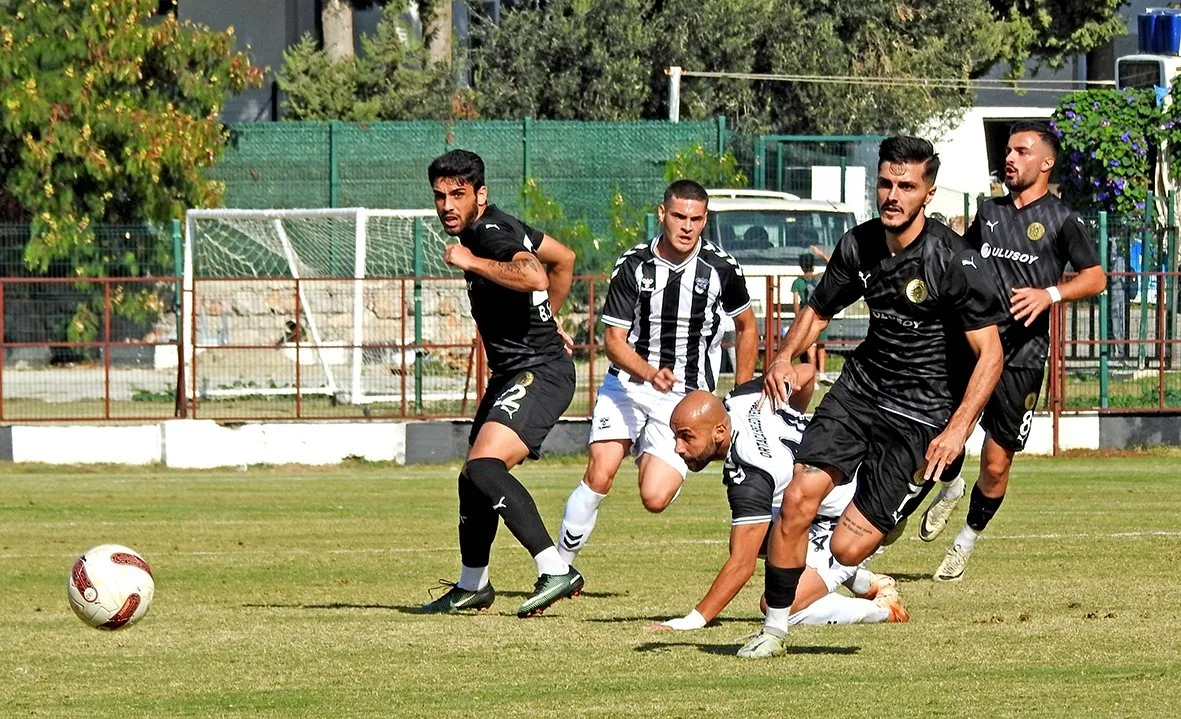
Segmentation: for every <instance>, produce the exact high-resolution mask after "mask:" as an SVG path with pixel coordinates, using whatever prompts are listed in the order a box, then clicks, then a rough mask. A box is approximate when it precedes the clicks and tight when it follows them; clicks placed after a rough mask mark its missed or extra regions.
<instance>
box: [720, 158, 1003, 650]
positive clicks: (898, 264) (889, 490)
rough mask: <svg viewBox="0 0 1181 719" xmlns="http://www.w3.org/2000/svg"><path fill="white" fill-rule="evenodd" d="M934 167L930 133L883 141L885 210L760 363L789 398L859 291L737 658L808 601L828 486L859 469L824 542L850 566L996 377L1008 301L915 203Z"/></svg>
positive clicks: (892, 522)
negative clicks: (811, 558) (807, 572)
mask: <svg viewBox="0 0 1181 719" xmlns="http://www.w3.org/2000/svg"><path fill="white" fill-rule="evenodd" d="M938 171H939V157H938V155H936V154H935V150H934V148H933V147H932V146H931V143H930V142H927V141H926V140H922V139H919V138H916V137H892V138H889V139H887V140H885V141H884V142H882V144H881V147H880V148H879V150H878V183H877V204H878V211H879V214H880V218H878V219H874V220H870V221H869V222H865V223H862V224H860V225H858V226H857V227H854V228H853V229H852V230H850V231H849V232H847V233H845V236H844V237H842V238H841V239H840V241H839V242H838V243H837V247H836V249H835V250H834V252H833V254H832V258H831V260H830V261H829V264H828V267H827V268H826V270H825V272H824V277H823V278H822V279H821V280H820V284H819V285H818V286H817V287H816V290H815V292H813V293H812V296H811V297H810V298H809V299H808V306H807V307H806V308H805V309H804V310H803V312H801V313H800V315H799V316H798V317H796V319H795V321H793V322H792V325H791V328H790V329H789V330H788V332H787V337H786V338H785V339H784V344H783V346H782V347H781V348H780V350H779V352H778V354H776V356H775V359H773V360H772V361H771V363H770V365H769V366H768V367H767V372H766V375H765V377H764V383H763V394H764V395H766V397H765V399H766V400H768V401H771V402H773V403H776V404H780V403H782V404H786V402H787V399H788V387H792V388H795V387H797V386H799V382H798V377H797V374H796V370H795V368H794V367H793V366H792V360H793V359H795V358H796V357H799V356H800V355H801V354H803V353H804V352H805V351H807V349H808V348H809V347H811V346H812V343H814V342H815V341H816V337H817V336H818V335H819V334H820V332H821V331H822V330H824V328H825V327H827V326H828V322H829V320H830V318H832V317H833V316H834V315H835V314H836V313H837V312H839V311H840V310H842V309H844V308H845V307H848V306H849V305H850V304H852V303H853V302H855V301H856V300H858V299H860V298H862V297H864V298H865V303H866V304H867V305H868V306H869V311H870V323H869V331H868V334H867V335H866V338H865V341H864V342H862V343H861V345H860V346H858V347H857V350H856V351H855V352H854V353H853V355H852V356H851V357H850V358H849V360H848V361H847V362H846V363H845V367H844V370H843V371H842V372H841V376H840V379H838V380H837V382H836V384H835V385H833V388H832V390H831V391H830V392H829V393H828V394H827V395H826V396H825V397H824V399H823V400H822V401H821V403H820V406H819V407H817V408H816V413H815V415H814V416H813V419H812V422H811V423H810V424H809V425H808V428H807V429H806V430H805V431H804V435H803V439H802V440H801V442H800V448H799V451H797V452H796V457H795V461H796V464H795V468H794V475H793V477H792V481H791V483H790V484H788V486H787V489H786V490H785V491H784V497H783V510H782V511H781V512H780V515H779V517H778V518H777V519H776V520H775V523H774V525H773V526H772V529H771V535H770V546H769V547H768V551H767V562H766V576H765V582H766V584H765V596H766V601H767V616H766V621H765V622H764V625H763V628H762V629H761V630H760V631H759V632H758V633H756V634H755V635H754V636H753V637H752V638H751V640H750V641H748V642H747V643H746V644H745V645H743V647H742V648H741V649H739V650H738V656H740V657H745V658H752V659H758V658H764V657H773V656H779V655H782V654H783V653H784V652H785V650H786V637H787V626H788V617H789V615H790V614H791V612H798V611H800V610H802V609H804V608H805V607H806V606H807V605H808V604H809V601H808V597H805V596H800V597H799V598H797V597H796V588H797V585H798V583H799V580H800V575H801V574H802V573H803V571H804V560H805V557H806V555H807V544H808V526H809V524H810V523H811V522H812V519H813V517H815V516H816V510H817V508H818V507H819V505H820V502H821V500H822V499H823V498H824V496H825V495H827V494H828V493H829V492H831V491H832V489H833V488H834V487H835V486H836V485H838V484H844V483H845V482H847V481H849V480H850V478H851V477H852V475H853V472H854V470H856V471H857V481H858V485H857V489H856V491H855V493H854V495H853V501H852V503H851V504H850V505H849V506H848V507H847V508H846V509H845V511H844V512H843V513H842V514H841V517H840V520H839V521H838V523H837V527H836V529H835V530H834V531H833V534H832V540H831V545H830V549H831V552H832V556H833V558H834V559H835V560H836V561H837V562H840V563H841V564H844V565H846V566H857V565H858V564H860V563H861V562H862V561H864V560H865V559H866V558H868V557H869V556H870V555H871V554H872V553H873V552H874V551H875V550H876V549H877V548H878V546H880V545H881V543H882V540H883V539H884V538H885V536H886V534H888V533H889V532H890V530H891V529H893V528H894V527H895V526H896V525H897V524H898V523H899V522H901V521H902V520H903V519H904V518H905V517H906V515H907V514H908V513H909V511H911V510H913V508H914V507H915V506H916V503H917V502H918V501H921V497H922V496H923V494H924V493H925V492H927V491H928V490H929V489H930V488H931V487H932V486H933V485H934V483H935V479H936V478H938V477H939V476H940V474H941V472H942V471H943V468H944V467H946V466H947V465H948V464H950V463H951V462H952V461H953V460H955V459H956V458H957V457H958V456H959V455H960V453H961V452H962V451H963V447H964V441H965V440H966V439H967V437H968V434H969V432H970V431H971V429H972V426H973V425H974V424H975V423H976V418H977V417H978V416H979V414H980V411H981V410H982V409H983V408H984V403H985V402H986V401H987V400H988V397H989V396H990V395H991V394H992V390H993V387H994V386H995V385H996V382H997V379H998V378H999V377H1000V374H1001V362H1002V352H1001V341H1000V335H999V333H998V332H997V327H996V324H997V322H998V321H1000V320H1001V319H1002V318H1003V317H1004V310H1003V308H1002V305H1001V298H1000V297H999V296H998V294H997V291H996V288H995V283H994V280H993V278H992V277H991V275H990V268H989V267H988V266H987V265H986V261H985V260H984V259H983V258H982V257H981V256H980V255H979V253H977V252H976V251H975V250H973V249H972V248H971V247H969V246H968V244H967V243H966V242H964V240H963V239H962V238H961V237H959V236H958V235H956V234H955V233H954V232H952V231H951V230H949V229H947V228H946V227H945V226H943V225H942V224H940V223H938V222H927V221H926V217H925V216H924V214H923V209H924V208H925V207H926V205H927V204H928V203H929V202H930V201H931V199H932V198H933V197H934V195H935V176H936V173H937V172H938ZM797 599H798V601H797Z"/></svg>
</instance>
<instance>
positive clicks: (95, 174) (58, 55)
mask: <svg viewBox="0 0 1181 719" xmlns="http://www.w3.org/2000/svg"><path fill="white" fill-rule="evenodd" d="M156 6H157V3H156V2H154V0H88V1H87V2H79V0H54V1H50V0H13V1H12V2H9V3H6V4H3V5H0V108H2V109H3V113H2V116H0V174H2V175H3V180H4V182H3V185H2V186H3V189H2V190H0V193H2V194H3V195H4V196H5V197H4V201H3V202H0V207H4V208H7V210H8V212H9V215H8V218H7V219H9V220H17V221H31V223H32V225H33V238H32V240H31V241H30V242H29V244H28V246H27V247H26V249H25V260H26V262H27V263H28V264H29V265H30V266H32V267H35V268H40V269H42V270H44V269H46V268H47V267H48V266H49V265H50V263H52V262H54V261H57V260H67V261H69V262H70V263H72V265H73V267H74V272H75V273H76V274H78V275H94V274H97V273H99V272H101V271H102V269H103V265H104V263H103V261H102V255H101V253H100V252H99V250H98V249H97V248H96V247H95V244H94V242H93V240H94V225H95V224H96V223H110V224H129V223H136V222H141V221H145V220H147V221H165V220H167V219H169V218H172V217H179V216H180V215H181V214H182V213H183V212H184V210H185V208H187V207H207V206H214V205H217V204H218V203H219V201H220V198H221V192H222V188H221V187H220V186H219V185H218V183H216V182H213V181H210V180H208V179H206V177H205V176H204V171H205V169H206V168H208V167H210V166H211V165H213V164H214V163H215V162H216V161H217V159H218V158H219V157H220V156H221V154H222V152H223V150H224V148H225V145H226V142H227V133H226V129H225V128H224V127H223V126H222V124H221V123H220V122H219V121H218V119H217V115H218V112H219V111H220V110H221V107H222V104H223V103H224V102H225V101H226V99H227V98H228V97H230V96H231V95H233V94H234V93H237V92H240V91H242V90H243V89H245V88H246V87H247V86H249V85H258V84H261V80H262V71H261V70H260V69H259V68H256V67H254V66H252V65H251V64H250V62H249V60H248V59H247V57H246V55H244V54H241V53H235V52H233V51H232V43H233V36H232V33H231V32H224V33H217V32H211V31H209V30H207V29H204V28H198V27H196V26H193V25H191V24H189V23H184V24H180V23H178V22H177V21H176V19H175V18H173V17H166V18H164V19H162V20H159V21H153V22H148V20H149V18H150V17H151V15H152V13H153V11H154V10H155V9H156Z"/></svg>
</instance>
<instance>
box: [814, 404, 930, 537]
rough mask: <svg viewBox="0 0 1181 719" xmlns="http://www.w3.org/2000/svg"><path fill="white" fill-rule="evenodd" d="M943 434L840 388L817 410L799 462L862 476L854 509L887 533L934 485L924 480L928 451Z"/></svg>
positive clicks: (849, 474)
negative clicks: (932, 442)
mask: <svg viewBox="0 0 1181 719" xmlns="http://www.w3.org/2000/svg"><path fill="white" fill-rule="evenodd" d="M941 431H942V430H941V429H939V428H937V427H932V426H930V425H927V424H923V423H922V422H916V421H914V420H912V419H909V418H907V417H903V416H902V415H898V414H893V413H891V412H887V411H886V410H884V409H881V408H880V407H877V406H875V405H873V404H871V403H870V402H868V401H867V400H865V399H862V398H860V397H857V396H855V395H853V394H852V393H850V392H848V391H847V390H845V389H844V388H843V387H840V386H839V385H838V386H836V387H834V388H833V389H832V391H830V392H829V393H828V394H827V395H825V397H824V399H823V400H822V401H821V402H820V406H819V407H817V408H816V413H815V415H813V417H812V421H811V422H810V423H809V424H808V428H807V429H806V430H804V439H803V441H802V442H801V443H800V450H799V451H798V452H796V462H798V463H802V464H810V465H812V466H814V467H834V468H836V469H838V470H840V471H841V473H843V474H844V475H845V477H846V478H851V477H852V476H853V473H854V472H855V471H856V472H857V491H856V493H855V494H854V495H853V504H855V505H856V506H857V509H858V510H860V511H861V513H862V514H864V515H865V518H866V519H868V520H869V521H870V523H872V524H873V525H874V526H875V527H877V528H878V530H880V531H881V532H882V533H888V532H889V531H890V530H891V529H893V528H894V526H895V525H896V524H898V523H899V522H901V521H902V520H903V519H905V518H906V517H907V516H909V515H910V513H911V512H913V511H914V510H915V508H916V507H918V505H919V503H920V502H922V499H923V497H925V496H926V494H927V493H928V492H929V491H931V487H933V486H934V485H935V481H934V480H929V481H926V482H924V481H923V471H924V470H925V469H926V465H927V460H926V454H927V446H928V445H930V444H931V440H933V439H935V437H937V436H938V435H939V433H940V432H941Z"/></svg>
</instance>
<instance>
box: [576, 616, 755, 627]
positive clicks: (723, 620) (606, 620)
mask: <svg viewBox="0 0 1181 719" xmlns="http://www.w3.org/2000/svg"><path fill="white" fill-rule="evenodd" d="M673 618H674V617H670V616H668V615H667V614H666V615H663V616H651V617H592V618H590V619H584V620H583V621H585V622H595V623H596V624H627V623H629V622H667V621H668V620H670V619H673ZM762 621H763V618H762V617H758V618H757V619H756V618H755V617H745V618H744V617H718V618H716V619H714V620H712V621H711V622H710V623H709V624H707V625H706V626H709V627H713V626H717V625H719V624H749V625H751V626H752V627H757V626H760V625H761V624H762Z"/></svg>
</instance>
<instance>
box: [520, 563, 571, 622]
mask: <svg viewBox="0 0 1181 719" xmlns="http://www.w3.org/2000/svg"><path fill="white" fill-rule="evenodd" d="M582 585H583V581H582V575H581V574H579V573H578V570H577V569H575V568H574V567H570V571H568V572H566V573H565V574H543V575H541V576H540V577H538V578H537V583H536V584H534V585H533V594H532V595H531V596H530V597H529V598H528V599H526V600H525V601H524V602H522V603H521V608H520V609H518V610H517V616H518V617H520V618H521V619H525V618H526V617H534V616H537V615H538V614H541V613H542V612H544V611H545V610H546V609H549V607H550V606H551V605H553V603H554V602H556V601H558V600H559V599H565V598H566V597H574V596H577V595H578V594H579V593H581V592H582Z"/></svg>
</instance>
